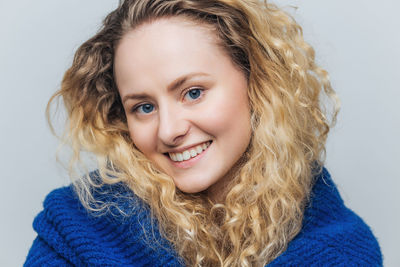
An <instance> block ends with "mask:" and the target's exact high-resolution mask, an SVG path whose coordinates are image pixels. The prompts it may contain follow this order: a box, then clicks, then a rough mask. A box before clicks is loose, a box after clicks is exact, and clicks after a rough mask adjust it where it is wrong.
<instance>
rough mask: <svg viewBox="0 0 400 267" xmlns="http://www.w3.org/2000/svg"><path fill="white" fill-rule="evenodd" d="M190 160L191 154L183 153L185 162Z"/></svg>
mask: <svg viewBox="0 0 400 267" xmlns="http://www.w3.org/2000/svg"><path fill="white" fill-rule="evenodd" d="M188 159H190V153H189V151H187V150H186V151H183V160H188Z"/></svg>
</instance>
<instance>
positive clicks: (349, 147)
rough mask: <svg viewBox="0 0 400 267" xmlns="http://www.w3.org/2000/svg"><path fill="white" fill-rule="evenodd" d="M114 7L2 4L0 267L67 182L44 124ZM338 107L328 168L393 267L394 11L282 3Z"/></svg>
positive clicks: (353, 4) (398, 174)
mask: <svg viewBox="0 0 400 267" xmlns="http://www.w3.org/2000/svg"><path fill="white" fill-rule="evenodd" d="M117 3H118V1H117V0H85V1H78V0H69V1H55V0H39V1H29V0H19V1H5V0H0V127H1V128H0V129H1V131H0V168H1V175H0V177H1V187H0V197H1V198H0V205H1V206H0V211H1V213H0V214H1V218H0V266H21V265H22V264H23V262H24V260H25V257H26V255H27V253H28V250H29V248H30V246H31V244H32V241H33V239H34V238H35V236H36V234H35V233H34V231H33V230H32V226H31V224H32V221H33V219H34V216H35V215H36V214H37V213H38V212H39V211H40V210H41V208H42V201H43V200H44V198H45V196H46V195H47V193H48V192H49V191H50V190H51V189H54V188H56V187H59V186H61V185H66V184H68V183H69V181H68V178H67V176H66V173H65V171H64V170H63V169H62V168H60V167H59V166H58V165H57V163H56V161H55V151H56V147H57V140H55V138H54V137H53V136H52V135H51V133H50V131H49V129H48V127H47V124H46V121H45V117H44V110H45V106H46V103H47V101H48V99H49V97H50V96H51V94H52V93H53V92H54V91H55V90H56V89H58V88H59V85H60V81H61V79H62V76H63V73H64V72H65V70H66V69H67V68H68V66H69V65H70V64H71V62H72V57H73V54H74V51H75V50H76V48H77V47H78V46H79V45H80V44H81V43H82V42H83V41H85V40H86V39H88V38H89V37H91V36H92V35H93V34H94V33H95V32H96V30H97V29H98V27H99V26H100V22H101V20H102V19H103V18H104V16H105V15H106V14H107V13H108V12H109V11H111V10H112V9H113V8H115V7H116V6H117ZM276 3H278V5H280V6H287V5H295V6H297V7H298V9H297V10H294V9H292V8H290V7H286V8H285V9H286V10H288V11H289V12H290V13H291V14H293V15H294V17H295V18H296V19H297V21H298V22H299V23H300V24H301V25H302V26H303V29H304V34H305V38H306V40H307V41H309V42H310V43H311V44H312V45H313V46H314V48H315V49H316V52H317V54H316V55H317V61H318V63H319V64H321V65H322V66H323V67H325V68H326V69H327V70H328V71H329V72H330V76H331V80H332V84H333V87H334V89H335V90H336V91H337V92H338V94H339V96H340V98H341V100H342V109H341V113H340V115H339V118H338V124H337V126H336V127H335V128H334V129H333V131H332V133H331V135H330V138H329V140H328V149H327V155H328V156H327V167H328V169H329V171H330V172H331V174H332V177H333V179H334V180H335V181H336V183H337V185H338V187H339V190H340V192H341V194H342V197H343V199H344V201H345V203H346V204H347V206H348V207H350V208H351V209H353V210H354V211H356V212H357V213H358V214H359V215H360V216H361V217H362V218H363V219H364V220H365V221H366V223H367V224H368V225H370V227H371V229H372V230H373V232H374V234H375V235H376V237H377V238H378V241H379V243H380V245H381V248H382V252H383V255H384V263H385V266H389V267H390V266H400V254H399V253H398V247H399V244H400V231H399V226H400V215H399V212H400V209H399V204H400V192H399V191H400V190H399V187H400V181H399V180H400V171H399V168H398V165H399V164H400V152H399V151H400V141H399V139H398V138H399V137H400V107H399V106H400V93H399V91H400V90H399V89H400V86H399V77H400V75H399V74H400V52H399V48H400V34H399V32H400V30H399V28H400V16H398V13H399V10H400V4H399V2H398V1H394V0H381V1H372V0H364V1H362V0H352V1H345V0H335V1H334V0H325V1H321V0H303V1H298V0H285V1H283V0H281V1H276Z"/></svg>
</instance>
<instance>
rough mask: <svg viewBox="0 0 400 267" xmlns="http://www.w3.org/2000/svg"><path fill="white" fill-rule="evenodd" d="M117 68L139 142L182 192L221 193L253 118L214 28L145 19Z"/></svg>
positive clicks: (240, 77)
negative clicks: (217, 43)
mask: <svg viewBox="0 0 400 267" xmlns="http://www.w3.org/2000/svg"><path fill="white" fill-rule="evenodd" d="M114 68H115V69H114V71H115V78H116V83H117V86H118V90H119V93H120V96H121V99H122V102H123V106H124V109H125V113H126V117H127V122H128V128H129V133H130V137H131V138H132V141H133V142H134V144H135V145H136V147H137V148H138V149H139V150H140V151H141V152H142V153H143V154H144V155H145V156H146V157H147V158H148V159H150V160H151V161H152V162H153V163H155V164H156V165H157V166H158V167H159V168H160V169H161V170H162V171H164V172H165V173H167V174H168V175H170V176H171V177H172V178H173V180H174V183H175V185H176V186H177V187H178V188H179V189H180V190H181V191H183V192H187V193H195V192H200V191H203V190H206V189H208V188H209V189H210V191H213V192H216V193H217V194H218V192H219V189H223V186H224V185H225V184H226V182H229V180H230V178H231V177H229V176H230V175H229V174H228V171H229V170H230V169H232V167H233V166H234V165H235V163H236V162H237V161H238V160H239V159H240V157H241V156H242V155H243V153H244V151H245V150H246V148H247V146H248V144H249V141H250V136H251V125H250V108H249V101H248V96H247V80H246V77H245V75H244V74H243V73H242V72H241V71H240V70H239V69H238V68H236V67H235V66H234V65H233V63H232V62H231V60H230V58H229V56H227V55H226V54H225V53H224V52H223V50H222V49H221V48H220V47H219V46H217V45H216V37H215V34H214V33H213V32H212V31H211V30H210V29H209V28H206V27H203V26H201V27H200V26H198V25H195V24H194V23H193V22H190V21H187V20H184V19H182V18H168V19H167V18H163V19H159V20H156V21H153V22H151V23H146V24H144V25H141V26H139V27H138V28H136V29H134V30H132V31H130V32H128V33H127V34H126V35H125V36H124V37H123V38H122V40H121V41H120V43H119V44H118V47H117V49H116V54H115V66H114ZM213 188H219V189H218V190H214V189H213Z"/></svg>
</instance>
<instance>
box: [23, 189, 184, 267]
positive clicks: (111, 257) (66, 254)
mask: <svg viewBox="0 0 400 267" xmlns="http://www.w3.org/2000/svg"><path fill="white" fill-rule="evenodd" d="M96 194H97V197H99V198H101V200H102V201H114V205H113V206H111V208H109V209H107V210H105V211H102V212H101V213H96V212H89V211H87V210H86V209H85V208H84V206H83V205H82V204H81V202H80V201H79V198H78V196H77V194H76V193H75V191H74V188H73V186H67V187H62V188H58V189H56V190H54V191H52V192H51V193H49V194H48V195H47V197H46V199H45V201H44V203H43V210H42V211H41V212H40V213H39V214H38V215H37V217H36V218H35V220H34V222H33V228H34V230H35V231H36V232H37V238H36V240H35V241H34V243H33V245H32V248H31V249H30V252H29V254H28V257H27V261H26V262H27V263H26V266H41V265H40V264H39V265H37V264H36V265H35V264H31V263H32V262H33V261H34V262H42V258H43V256H44V255H43V254H44V253H45V254H46V257H48V258H49V257H50V258H52V259H57V260H58V261H61V259H63V261H65V262H69V263H71V264H72V265H74V266H144V265H149V266H180V265H179V261H178V259H177V258H176V256H175V255H174V254H173V253H171V250H170V249H169V248H168V246H169V244H168V243H167V242H166V241H165V240H163V239H162V238H161V236H160V235H159V233H158V230H157V227H156V224H154V223H153V221H152V218H151V213H150V212H149V210H148V209H147V207H146V206H145V205H144V204H143V205H142V202H140V200H139V199H138V198H135V197H134V196H133V193H131V192H129V191H126V187H124V186H121V185H113V186H105V188H100V189H99V190H98V191H97V193H96ZM118 205H120V207H117V206H118ZM112 207H117V208H115V209H113V208H112ZM120 208H121V209H125V211H127V210H128V208H129V209H130V211H131V212H129V214H127V213H123V214H122V213H118V211H119V210H120ZM149 233H150V234H149ZM149 236H150V237H149ZM156 247H157V249H155V248H156ZM160 248H163V249H160ZM49 252H52V256H49ZM32 259H33V260H32ZM28 263H29V264H28Z"/></svg>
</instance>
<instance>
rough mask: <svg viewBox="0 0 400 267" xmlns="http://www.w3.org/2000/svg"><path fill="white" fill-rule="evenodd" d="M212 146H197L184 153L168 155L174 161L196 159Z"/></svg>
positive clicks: (205, 144) (208, 143)
mask: <svg viewBox="0 0 400 267" xmlns="http://www.w3.org/2000/svg"><path fill="white" fill-rule="evenodd" d="M210 144H211V142H206V143H203V144H201V145H198V146H196V147H195V148H191V149H189V150H186V151H183V152H182V153H168V154H169V157H170V158H171V159H172V160H173V161H183V160H188V159H190V158H193V157H196V156H197V155H198V154H200V153H201V152H203V151H204V150H205V149H206V148H207V147H208V146H209V145H210Z"/></svg>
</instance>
